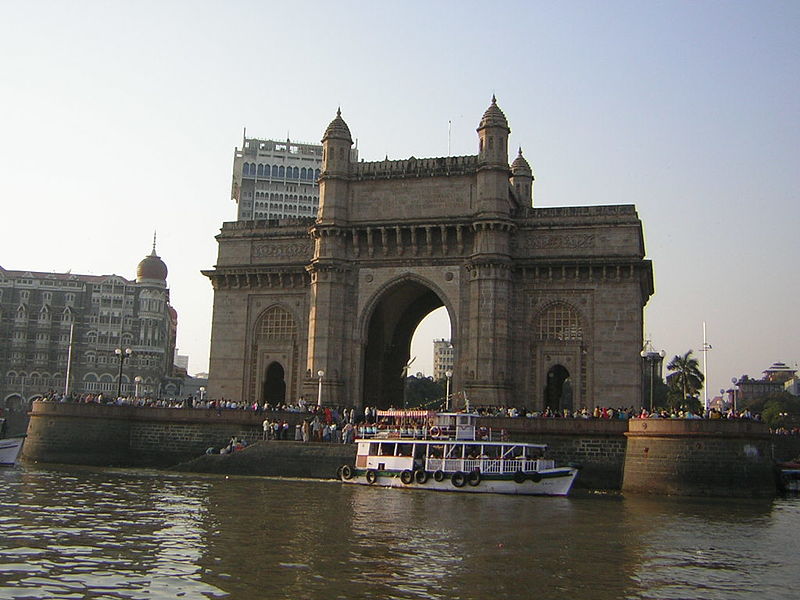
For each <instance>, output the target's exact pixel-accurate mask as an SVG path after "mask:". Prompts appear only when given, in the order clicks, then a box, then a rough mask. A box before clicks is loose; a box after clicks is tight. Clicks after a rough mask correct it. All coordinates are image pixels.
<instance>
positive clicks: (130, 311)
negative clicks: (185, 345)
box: [0, 241, 180, 412]
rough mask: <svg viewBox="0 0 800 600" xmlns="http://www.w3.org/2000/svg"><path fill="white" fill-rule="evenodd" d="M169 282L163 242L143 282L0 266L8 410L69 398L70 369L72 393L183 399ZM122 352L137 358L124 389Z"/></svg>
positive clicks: (1, 400) (142, 273)
mask: <svg viewBox="0 0 800 600" xmlns="http://www.w3.org/2000/svg"><path fill="white" fill-rule="evenodd" d="M166 278H167V267H166V265H165V264H164V263H163V262H162V260H161V258H160V257H158V256H157V255H156V248H155V241H154V242H153V250H152V252H151V254H149V255H148V256H146V257H145V258H144V259H143V260H142V261H141V262H140V263H139V265H138V267H137V273H136V279H135V280H129V279H126V278H124V277H120V276H119V275H79V274H75V273H40V272H34V271H11V270H7V269H3V268H2V267H0V408H7V409H9V410H10V411H21V412H24V411H26V410H27V409H28V408H29V404H30V401H31V400H32V399H33V398H37V397H40V396H41V395H42V394H44V393H47V392H49V391H55V392H59V393H61V392H64V391H65V390H66V388H67V386H66V381H65V379H66V376H67V371H68V366H69V380H70V381H69V390H68V391H69V392H71V393H76V394H89V393H91V394H103V395H104V396H105V397H107V398H111V397H114V396H115V395H116V393H117V389H118V387H120V388H121V389H120V391H121V393H122V394H124V395H133V394H137V395H142V396H157V395H158V396H162V397H176V396H177V395H178V392H179V390H180V380H176V379H175V378H174V377H173V363H172V357H173V355H174V353H175V339H176V335H177V312H176V311H175V310H174V308H172V306H171V305H170V300H169V289H168V288H167V282H166ZM116 349H120V350H122V351H124V350H125V349H130V351H131V352H130V354H124V356H125V358H124V364H123V369H122V382H121V386H120V385H119V383H120V381H119V375H120V358H119V355H117V354H116V353H115V350H116ZM136 377H139V378H140V380H139V384H138V386H137V384H136V383H135V378H136Z"/></svg>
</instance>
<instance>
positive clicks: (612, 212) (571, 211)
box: [518, 204, 639, 226]
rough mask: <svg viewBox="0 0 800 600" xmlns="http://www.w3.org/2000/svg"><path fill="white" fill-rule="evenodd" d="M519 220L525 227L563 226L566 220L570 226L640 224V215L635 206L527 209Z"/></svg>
mask: <svg viewBox="0 0 800 600" xmlns="http://www.w3.org/2000/svg"><path fill="white" fill-rule="evenodd" d="M518 218H519V219H521V220H524V221H525V225H533V226H551V225H552V226H563V225H564V224H565V220H566V221H567V222H568V223H569V224H570V225H572V224H577V223H584V222H589V223H592V224H596V223H636V224H638V223H639V215H638V214H637V212H636V206H634V205H633V204H611V205H606V206H564V207H553V208H533V207H525V208H523V209H521V210H520V212H519V214H518Z"/></svg>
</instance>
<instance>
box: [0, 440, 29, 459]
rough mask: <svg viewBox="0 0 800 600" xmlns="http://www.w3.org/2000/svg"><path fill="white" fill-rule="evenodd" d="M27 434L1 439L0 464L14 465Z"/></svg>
mask: <svg viewBox="0 0 800 600" xmlns="http://www.w3.org/2000/svg"><path fill="white" fill-rule="evenodd" d="M23 441H25V436H20V437H10V438H2V439H0V465H13V464H15V463H16V462H17V456H18V455H19V451H20V450H22V442H23Z"/></svg>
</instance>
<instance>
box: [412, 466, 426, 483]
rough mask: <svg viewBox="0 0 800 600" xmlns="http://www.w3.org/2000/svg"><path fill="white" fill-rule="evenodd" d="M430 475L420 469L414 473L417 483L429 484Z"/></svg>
mask: <svg viewBox="0 0 800 600" xmlns="http://www.w3.org/2000/svg"><path fill="white" fill-rule="evenodd" d="M428 477H429V474H428V472H427V471H426V470H424V469H420V470H419V471H416V472H415V473H414V480H415V481H416V482H417V483H427V482H428Z"/></svg>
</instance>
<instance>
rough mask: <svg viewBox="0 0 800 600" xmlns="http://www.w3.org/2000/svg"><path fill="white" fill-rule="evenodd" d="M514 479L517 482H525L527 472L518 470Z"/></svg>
mask: <svg viewBox="0 0 800 600" xmlns="http://www.w3.org/2000/svg"><path fill="white" fill-rule="evenodd" d="M514 481H516V482H517V483H524V482H525V473H523V472H522V471H517V472H516V473H514Z"/></svg>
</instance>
